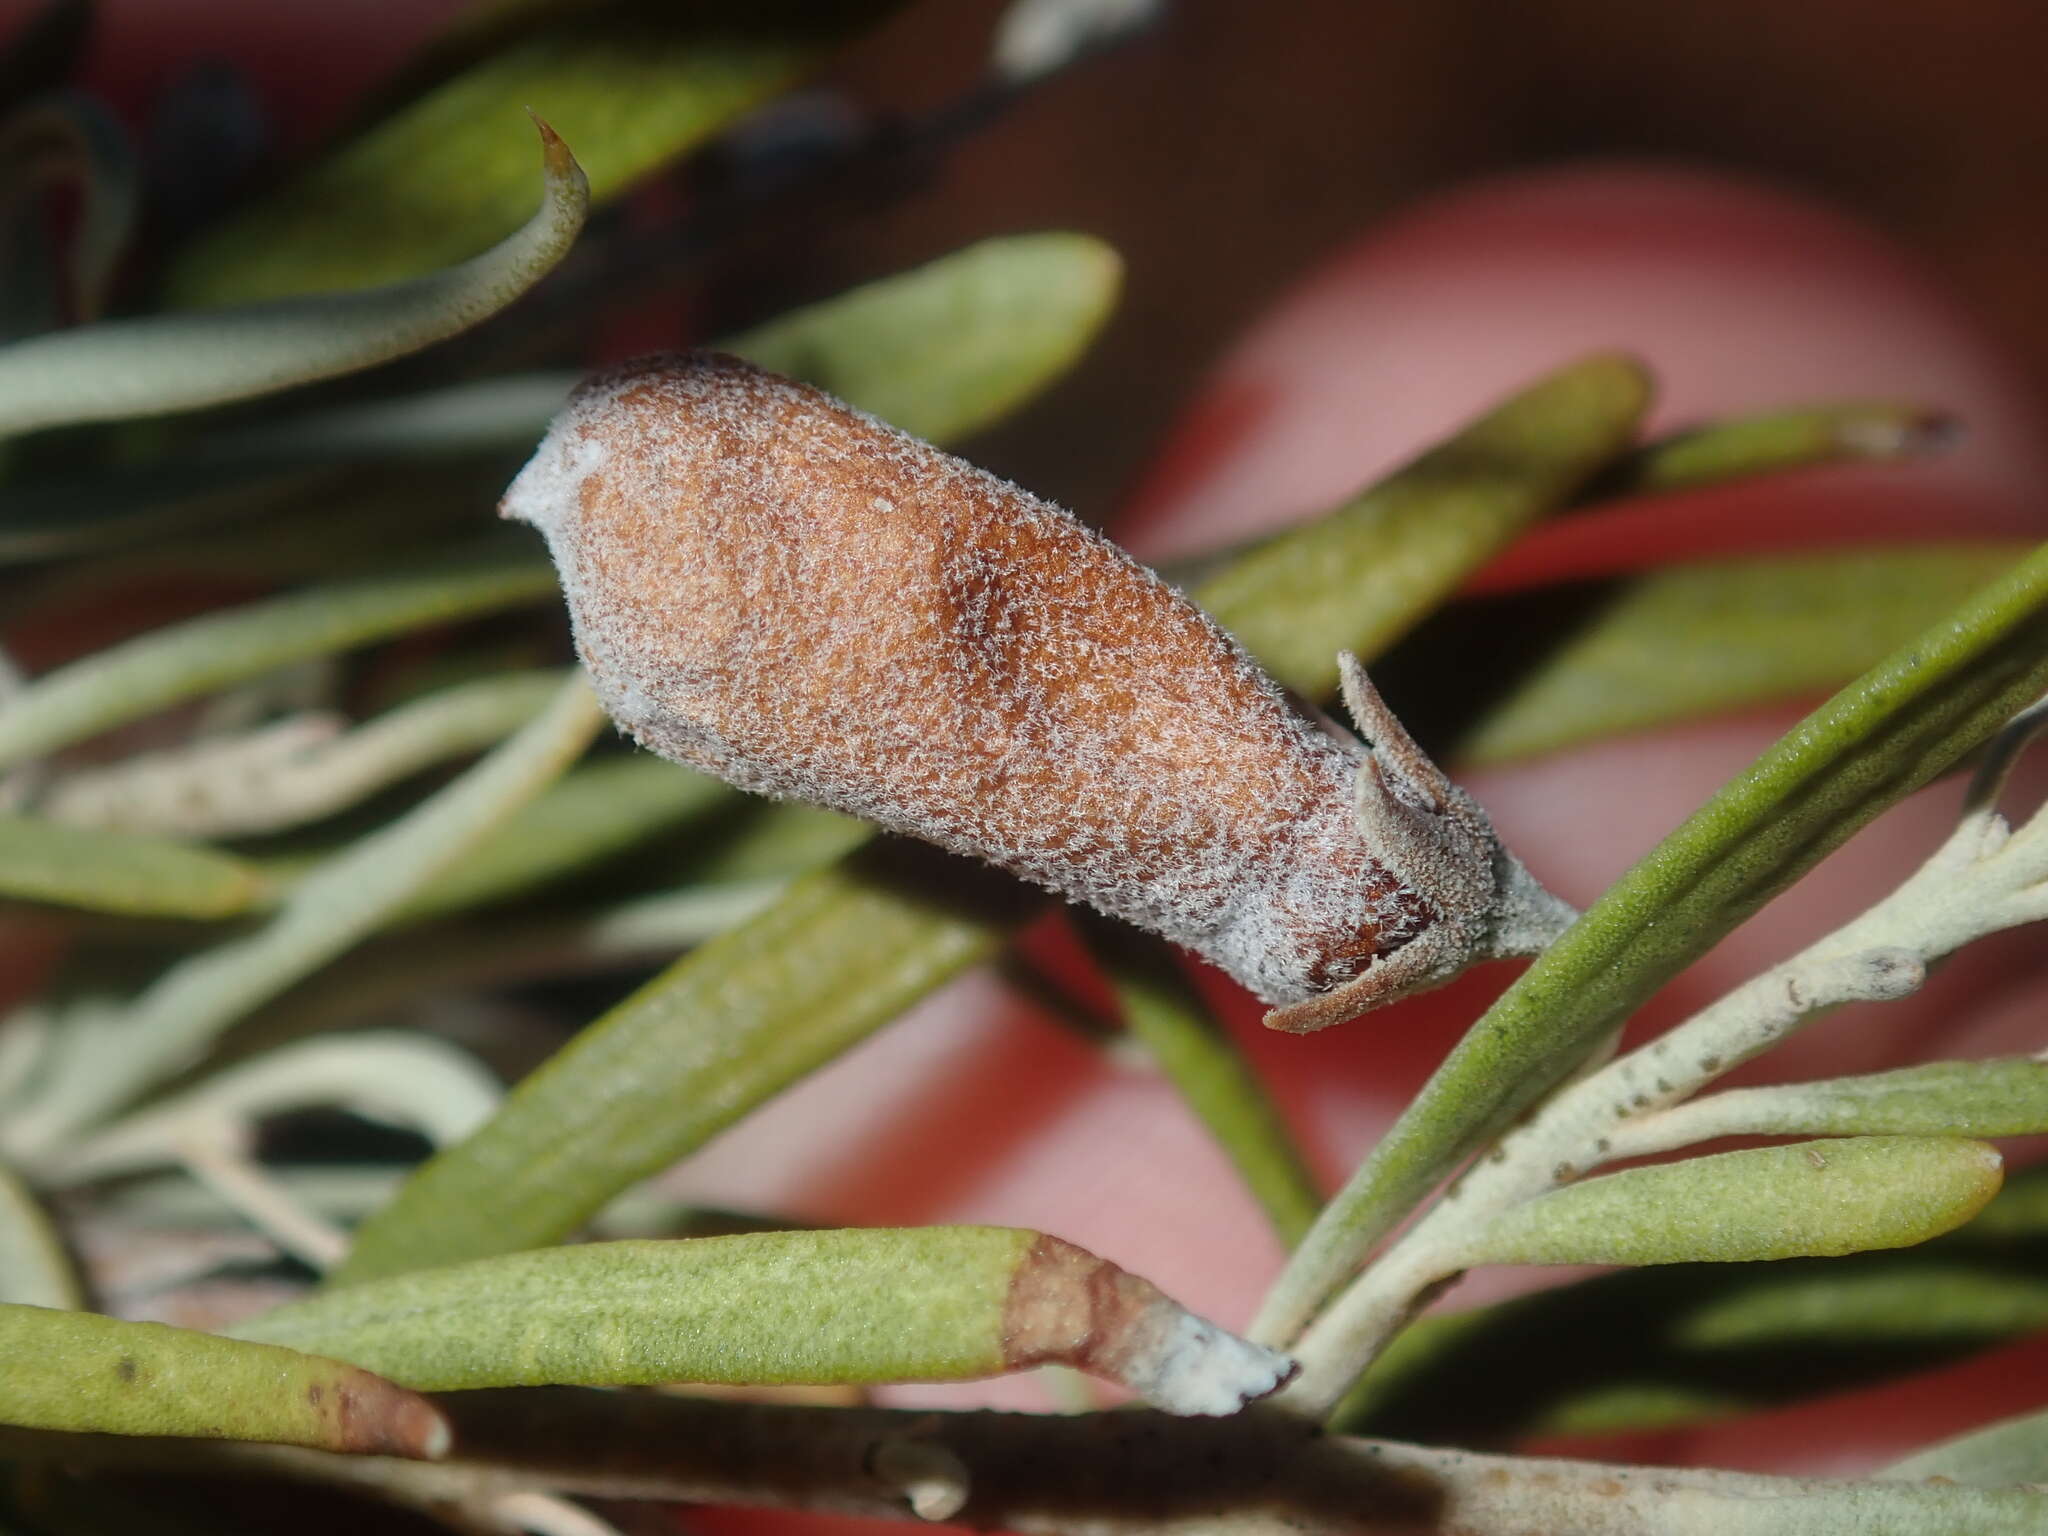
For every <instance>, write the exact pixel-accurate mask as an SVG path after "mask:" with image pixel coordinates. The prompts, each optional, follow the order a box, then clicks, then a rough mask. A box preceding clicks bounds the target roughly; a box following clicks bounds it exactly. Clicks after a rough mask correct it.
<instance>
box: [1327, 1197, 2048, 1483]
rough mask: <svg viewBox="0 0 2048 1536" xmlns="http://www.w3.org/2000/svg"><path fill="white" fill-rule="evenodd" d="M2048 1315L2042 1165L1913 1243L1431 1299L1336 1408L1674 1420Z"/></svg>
mask: <svg viewBox="0 0 2048 1536" xmlns="http://www.w3.org/2000/svg"><path fill="white" fill-rule="evenodd" d="M2043 1327H2048V1169H2035V1170H2032V1171H2030V1172H2026V1173H2021V1174H2018V1175H2016V1176H2015V1177H2014V1178H2013V1179H2012V1180H2011V1181H2010V1182H2008V1183H2007V1185H2006V1186H2005V1188H2004V1189H2003V1190H2001V1191H2000V1192H1999V1194H1998V1196H1997V1197H1996V1198H1995V1199H1994V1200H1993V1201H1992V1202H1991V1203H1990V1204H1989V1205H1988V1206H1986V1207H1985V1208H1984V1210H1983V1212H1982V1213H1981V1214H1980V1215H1978V1217H1977V1218H1976V1219H1975V1220H1973V1221H1971V1222H1970V1223H1969V1224H1968V1225H1966V1226H1964V1227H1962V1228H1960V1229H1959V1230H1957V1231H1955V1232H1952V1233H1950V1234H1949V1235H1948V1236H1946V1237H1941V1238H1937V1239H1935V1240H1934V1241H1932V1242H1929V1243H1926V1244H1924V1245H1922V1246H1919V1247H1915V1248H1908V1249H1894V1250H1889V1251H1879V1252H1872V1253H1862V1254H1853V1255H1850V1256H1848V1257H1845V1258H1829V1259H1790V1260H1779V1261H1776V1262H1772V1263H1767V1264H1756V1265H1740V1264H1737V1265H1729V1264H1679V1265H1672V1266H1668V1267H1661V1268H1652V1269H1633V1270H1623V1271H1620V1272H1617V1273H1614V1274H1607V1275H1601V1276H1598V1277H1596V1278H1593V1279H1589V1280H1581V1281H1578V1282H1576V1283H1571V1284H1566V1285H1562V1286H1558V1287H1554V1288H1552V1289H1550V1290H1546V1291H1542V1292H1539V1293H1536V1294H1534V1295H1530V1296H1524V1297H1520V1298H1517V1299H1516V1300H1514V1301H1509V1302H1503V1303H1500V1304H1497V1305H1495V1306H1490V1307H1480V1308H1475V1309H1473V1310H1470V1311H1465V1312H1458V1313H1452V1314H1448V1315H1440V1316H1431V1317H1425V1318H1423V1319H1421V1320H1420V1321H1418V1322H1417V1323H1415V1324H1414V1325H1412V1326H1411V1327H1409V1328H1408V1329H1407V1330H1406V1331H1405V1332H1403V1333H1402V1334H1401V1335H1399V1336H1398V1337H1397V1338H1396V1339H1395V1340H1394V1341H1393V1343H1392V1344H1391V1345H1390V1346H1389V1347H1388V1348H1387V1350H1386V1351H1385V1352H1384V1353H1383V1354H1381V1356H1380V1357H1379V1358H1378V1359H1377V1360H1376V1361H1375V1362H1374V1363H1373V1365H1372V1367H1371V1369H1370V1370H1368V1371H1367V1372H1366V1374H1365V1376H1364V1378H1363V1379H1362V1380H1361V1381H1360V1382H1359V1384H1358V1386H1357V1387H1356V1388H1355V1389H1354V1391H1353V1392H1352V1394H1351V1395H1350V1397H1349V1398H1348V1399H1347V1400H1346V1402H1345V1404H1344V1406H1343V1407H1342V1408H1341V1409H1340V1410H1339V1411H1338V1413H1337V1415H1336V1416H1335V1419H1334V1421H1333V1422H1334V1424H1335V1426H1336V1427H1338V1428H1341V1429H1342V1430H1343V1431H1345V1432H1347V1433H1360V1434H1376V1435H1391V1436H1393V1437H1395V1438H1397V1439H1403V1440H1418V1441H1422V1442H1425V1443H1429V1444H1438V1443H1443V1444H1453V1445H1508V1444H1514V1443H1517V1442H1520V1441H1522V1440H1524V1439H1525V1438H1526V1437H1528V1436H1531V1435H1557V1434H1611V1433H1614V1432H1616V1431H1622V1430H1641V1429H1657V1428H1666V1427H1676V1426H1680V1425H1685V1424H1692V1423H1697V1422H1699V1421H1701V1420H1703V1419H1715V1418H1725V1417H1728V1416H1730V1415H1734V1414H1738V1413H1744V1412H1753V1411H1755V1410H1757V1409H1761V1408H1766V1407H1771V1406H1775V1405H1779V1404H1784V1403H1791V1402H1798V1401H1802V1400H1805V1399H1809V1398H1813V1397H1817V1396H1822V1395H1825V1394H1828V1393H1832V1392H1843V1391H1849V1390H1853V1389H1855V1388H1857V1387H1860V1386H1865V1385H1871V1384H1875V1383H1877V1382H1881V1381H1890V1380H1896V1379H1898V1378H1899V1377H1901V1376H1905V1375H1909V1374H1911V1373H1914V1372H1917V1371H1926V1370H1931V1369H1934V1368H1936V1367H1938V1366H1941V1365H1944V1364H1948V1363H1950V1362H1952V1361H1955V1360H1958V1359H1961V1358H1963V1357H1966V1356H1968V1355H1970V1354H1973V1353H1975V1352H1977V1351H1979V1350H1983V1349H1986V1348H1990V1347H1993V1346H1995V1345H1997V1344H2000V1343H2003V1342H2005V1341H2006V1340H2008V1339H2011V1338H2014V1337H2017V1336H2019V1335H2021V1334H2025V1333H2029V1332H2032V1331H2035V1330H2037V1329H2040V1328H2043ZM1502 1362H1512V1363H1513V1364H1512V1368H1511V1369H1503V1368H1502ZM1476 1379H1484V1380H1485V1381H1486V1382H1487V1390H1486V1391H1485V1392H1483V1393H1477V1392H1474V1391H1473V1390H1472V1382H1473V1381H1474V1380H1476Z"/></svg>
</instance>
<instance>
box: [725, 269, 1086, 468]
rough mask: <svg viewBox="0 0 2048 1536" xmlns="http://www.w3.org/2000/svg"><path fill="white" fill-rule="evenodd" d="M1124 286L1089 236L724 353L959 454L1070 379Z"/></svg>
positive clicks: (730, 346) (736, 342) (889, 285)
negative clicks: (965, 444) (971, 440)
mask: <svg viewBox="0 0 2048 1536" xmlns="http://www.w3.org/2000/svg"><path fill="white" fill-rule="evenodd" d="M1122 276H1123V263H1122V262H1121V261H1120V260H1118V258H1117V254H1116V252H1115V251H1113V250H1111V249H1110V248H1109V247H1108V246H1106V245H1104V244H1103V243H1102V242H1101V241H1099V240H1094V239H1091V238H1089V237H1088V236H1086V235H1070V234H1039V235H1016V236H1012V237H1010V238H1008V239H1002V240H984V241H982V242H981V243H980V244H978V245H970V246H968V247H967V248H966V249H965V250H963V251H956V252H954V253H953V254H952V255H950V256H942V257H940V258H939V259H938V260H937V261H934V262H930V263H928V264H927V265H925V266H922V267H918V268H916V269H915V270H913V271H910V272H905V273H902V274H900V275H898V276H896V277H890V278H884V279H883V280H882V281H880V282H878V283H870V284H868V285H867V286H866V287H864V288H856V289H854V290H853V291H852V292H851V293H844V294H841V295H840V296H839V297H837V298H834V299H828V300H826V301H825V302H824V303H823V304H814V305H812V306H811V307H809V308H808V309H799V310H793V311H791V312H790V313H788V314H786V315H783V316H781V317H780V318H778V319H775V320H771V321H769V322H768V324H766V325H763V326H757V327H756V328H755V329H753V330H751V331H748V332H747V333H746V334H745V335H743V336H735V337H733V338H731V339H730V340H728V341H725V342H723V343H721V344H720V345H721V348H722V349H723V350H725V351H729V352H736V353H738V354H739V355H740V356H741V357H744V358H748V359H750V360H751V361H753V362H756V363H759V364H760V365H761V366H762V367H763V368H769V369H773V370H774V371H775V372H777V373H785V374H788V375H790V376H791V377H792V378H798V379H802V380H804V381H805V382H806V383H810V384H815V385H817V386H818V387H819V388H820V389H823V390H827V391H829V392H830V393H832V394H835V395H837V396H839V397H840V398H841V399H843V400H846V401H848V402H850V403H851V404H854V405H857V406H859V407H860V408H861V409H862V410H864V411H868V412H871V413H873V414H874V415H876V416H879V417H881V418H882V419H883V420H884V421H887V422H890V423H892V424H893V425H895V426H897V427H900V428H902V429H903V430H904V431H905V432H908V433H910V434H912V435H913V436H915V437H922V438H926V439H929V440H931V441H933V442H953V441H957V440H958V439H960V438H963V437H965V436H967V435H968V434H969V433H971V432H975V431H978V430H980V429H981V428H982V427H985V426H988V425H989V424H990V423H992V422H995V421H997V420H1000V419H1001V418H1002V417H1004V416H1007V415H1008V414H1009V413H1010V412H1011V411H1013V410H1014V409H1015V408H1016V407H1017V406H1018V405H1019V404H1020V403H1021V402H1022V401H1024V400H1027V399H1029V398H1031V397H1032V396H1033V395H1036V394H1037V393H1039V391H1040V390H1042V389H1043V388H1044V387H1045V385H1046V384H1047V383H1049V382H1050V381H1051V380H1053V379H1056V378H1058V377H1059V376H1060V375H1062V374H1064V373H1065V372H1066V371H1067V370H1068V369H1069V368H1071V367H1072V366H1073V365H1074V363H1075V362H1076V361H1078V360H1079V358H1080V355H1081V353H1082V352H1083V350H1085V349H1086V347H1087V346H1088V344H1089V343H1090V342H1091V341H1093V340H1094V338H1095V333H1096V332H1097V331H1099V330H1100V329H1101V328H1102V324H1103V322H1104V321H1105V320H1107V319H1108V318H1109V313H1110V310H1111V309H1112V308H1113V307H1114V306H1115V304H1116V297H1117V289H1118V287H1119V285H1120V283H1121V281H1122Z"/></svg>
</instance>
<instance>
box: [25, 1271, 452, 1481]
mask: <svg viewBox="0 0 2048 1536" xmlns="http://www.w3.org/2000/svg"><path fill="white" fill-rule="evenodd" d="M0 1358H5V1360H6V1361H7V1369H6V1371H5V1372H0V1424H14V1425H19V1426H21V1427H23V1428H28V1429H63V1430H73V1431H77V1432H81V1433H88V1434H101V1435H179V1436H186V1437H197V1438H200V1439H207V1440H259V1441H267V1442H270V1443H272V1444H277V1445H307V1446H312V1447H314V1448H316V1449H318V1450H323V1451H347V1452H353V1453H355V1454H358V1455H362V1454H368V1455H378V1456H412V1457H418V1458H425V1459H432V1458H435V1457H439V1456H442V1455H445V1454H446V1453H447V1449H448V1441H449V1430H448V1425H447V1422H446V1421H445V1420H444V1419H443V1418H442V1417H441V1414H440V1411H439V1410H438V1409H437V1408H435V1407H434V1405H433V1404H432V1403H430V1402H428V1401H427V1400H426V1399H425V1398H423V1397H420V1396H418V1395H417V1394H416V1393H413V1392H408V1391H406V1390H405V1389H404V1388H402V1387H397V1386H394V1385H392V1384H391V1383H390V1382H388V1381H384V1380H381V1379H380V1378H378V1377H376V1376H373V1375H371V1374H370V1373H369V1372H368V1371H364V1370H360V1369H358V1368H357V1367H355V1366H352V1365H342V1364H340V1363H338V1362H336V1361H333V1360H322V1359H318V1358H315V1357H313V1356H310V1355H302V1354H298V1353H295V1352H294V1351H292V1350H289V1349H280V1348H278V1347H276V1346H275V1345H270V1344H248V1343H243V1342H241V1341H239V1340H236V1339H223V1338H219V1337H216V1336H215V1335H213V1334H210V1333H194V1332H192V1331H191V1330H189V1329H185V1328H167V1327H165V1326H163V1325H162V1324H161V1323H129V1322H122V1321H120V1320H119V1319H116V1318H111V1317H101V1316H98V1315H97V1314H95V1313H91V1312H60V1311H54V1310H51V1309H49V1308H45V1307H25V1306H14V1305H0Z"/></svg>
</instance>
